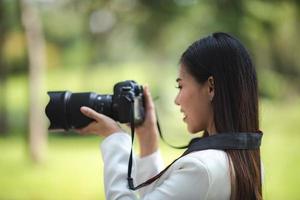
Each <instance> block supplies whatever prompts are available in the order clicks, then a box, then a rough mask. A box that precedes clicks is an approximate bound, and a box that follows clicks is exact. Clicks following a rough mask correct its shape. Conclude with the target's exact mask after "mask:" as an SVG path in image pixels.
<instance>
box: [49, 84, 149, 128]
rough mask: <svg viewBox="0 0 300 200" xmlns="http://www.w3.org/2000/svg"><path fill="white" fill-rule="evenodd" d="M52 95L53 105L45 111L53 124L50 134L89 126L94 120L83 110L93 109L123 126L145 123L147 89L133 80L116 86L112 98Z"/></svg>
mask: <svg viewBox="0 0 300 200" xmlns="http://www.w3.org/2000/svg"><path fill="white" fill-rule="evenodd" d="M48 95H49V97H50V101H49V103H48V105H47V106H46V109H45V111H46V115H47V117H48V118H49V121H50V126H49V128H48V129H49V130H69V129H77V128H82V127H84V126H86V125H88V124H89V123H90V122H92V121H93V120H92V119H90V118H88V117H86V116H85V115H83V114H82V113H81V111H80V107H81V106H87V107H90V108H92V109H93V110H95V111H97V112H99V113H101V114H104V115H106V116H108V117H110V118H112V119H114V120H116V121H118V122H120V123H134V124H135V125H138V124H141V123H142V122H143V121H144V115H145V114H144V113H145V108H144V95H143V87H142V86H141V85H138V84H137V83H136V82H135V81H132V80H127V81H123V82H119V83H117V84H115V85H114V91H113V94H112V95H110V94H96V93H94V92H82V93H72V92H70V91H49V92H48ZM132 114H133V115H132ZM132 117H134V118H132Z"/></svg>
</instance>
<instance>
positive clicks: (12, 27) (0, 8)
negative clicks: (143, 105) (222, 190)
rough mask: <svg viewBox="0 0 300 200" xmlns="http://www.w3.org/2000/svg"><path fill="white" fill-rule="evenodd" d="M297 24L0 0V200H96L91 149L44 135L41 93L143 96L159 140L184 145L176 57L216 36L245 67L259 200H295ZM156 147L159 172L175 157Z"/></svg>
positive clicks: (98, 171) (102, 1)
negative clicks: (255, 108) (254, 112)
mask: <svg viewBox="0 0 300 200" xmlns="http://www.w3.org/2000/svg"><path fill="white" fill-rule="evenodd" d="M299 22H300V1H298V0H264V1H262V0H151V1H148V0H86V1H81V0H0V199H1V200H2V199H3V200H19V199H20V200H21V199H22V200H23V199H24V200H27V199H28V200H29V199H30V200H32V199H37V200H53V199H55V200H59V199H91V200H92V199H104V189H103V177H102V168H103V165H102V160H101V156H100V150H99V144H100V142H101V138H99V137H96V136H88V137H82V136H78V135H77V134H76V133H74V132H72V131H69V132H63V133H62V132H51V133H48V131H47V126H48V125H49V122H48V120H47V118H46V116H45V114H44V108H45V106H46V105H47V102H48V100H49V99H48V96H47V94H46V92H47V91H49V90H70V91H73V92H80V91H94V92H97V93H101V94H111V93H112V88H113V85H114V84H115V83H117V82H119V81H123V80H136V81H137V82H138V83H140V84H143V85H144V84H147V85H149V86H150V89H151V92H152V95H153V96H154V97H155V99H156V101H155V104H156V107H157V110H158V114H159V118H160V123H161V126H162V129H163V133H164V135H165V138H166V140H168V141H169V142H170V143H172V144H173V145H183V144H186V143H187V142H188V141H189V139H190V138H191V136H190V135H189V134H188V133H187V131H186V127H185V125H184V123H181V120H182V119H181V118H182V116H181V114H180V112H179V108H177V107H176V106H175V104H174V98H175V95H176V92H177V91H176V89H175V86H176V82H175V79H176V78H177V70H178V61H179V57H180V55H181V53H182V52H183V51H184V50H185V49H186V48H187V47H188V46H189V45H190V44H191V43H192V42H193V41H195V40H197V39H199V38H201V37H204V36H207V35H209V34H211V33H212V32H216V31H223V32H229V33H231V34H233V35H235V36H237V37H238V38H239V39H240V40H241V41H242V42H243V43H244V44H245V45H246V46H247V47H248V49H249V51H250V53H251V55H252V58H253V60H254V62H255V64H256V66H257V73H258V78H259V93H260V121H261V129H262V130H263V132H264V138H263V142H262V148H261V154H262V159H263V164H264V185H263V194H264V198H265V199H269V200H271V199H272V200H274V199H275V200H276V199H279V200H282V199H289V200H296V199H300V192H299V188H298V187H299V184H300V171H299V169H300V157H299V153H300V150H299V147H300V135H299V130H300V98H299V94H300V79H299V77H300V76H299V75H300V55H299V52H300V42H299V40H300V37H299V30H300V24H299ZM179 122H180V123H179ZM124 128H125V129H126V127H124ZM160 146H161V151H162V154H163V156H164V158H165V163H166V164H168V163H170V162H171V161H172V160H173V159H175V158H176V157H177V156H178V155H179V154H180V153H181V151H179V150H174V149H172V148H170V147H168V146H166V145H165V144H164V143H161V144H160ZM135 149H136V151H138V146H137V145H136V146H135Z"/></svg>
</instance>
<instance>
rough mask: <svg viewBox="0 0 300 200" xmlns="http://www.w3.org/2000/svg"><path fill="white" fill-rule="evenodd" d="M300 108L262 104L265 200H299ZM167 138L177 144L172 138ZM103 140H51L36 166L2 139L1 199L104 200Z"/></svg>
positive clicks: (14, 141)
mask: <svg viewBox="0 0 300 200" xmlns="http://www.w3.org/2000/svg"><path fill="white" fill-rule="evenodd" d="M299 103H300V102H299V101H298V100H297V101H296V100H294V101H292V102H285V103H280V102H269V101H263V102H262V105H261V124H262V130H263V131H264V137H263V142H262V149H261V153H262V159H263V163H264V175H265V176H264V189H263V191H264V198H265V199H270V200H276V199H278V200H281V199H292V200H294V199H299V196H300V192H299V191H298V186H299V184H300V173H299V168H300V156H299V154H300V150H299V147H300V135H299V130H300V120H299V119H300V104H299ZM165 132H167V130H166V131H165ZM167 136H168V138H170V140H171V141H172V138H171V136H170V133H168V134H167ZM182 137H187V136H186V135H185V134H182ZM100 141H101V139H99V138H98V137H57V136H50V138H49V141H48V148H47V152H46V155H47V156H46V159H45V161H44V162H43V163H42V164H41V165H35V164H33V163H31V162H30V161H29V159H28V155H27V146H26V143H25V141H24V140H22V139H21V138H16V137H8V138H1V139H0V152H1V154H0V200H2V199H3V200H19V199H22V200H27V199H28V200H29V199H30V200H32V199H38V200H50V199H51V200H52V199H55V200H60V199H61V200H64V199H75V200H76V199H89V200H93V199H104V188H103V177H102V167H103V165H102V161H101V156H100V152H99V143H100ZM183 143H184V142H183ZM161 151H162V154H163V157H164V158H165V160H166V164H168V163H170V162H171V161H172V160H173V159H174V158H176V157H177V156H178V155H179V154H180V151H178V150H174V149H171V148H169V147H167V146H166V145H164V144H161Z"/></svg>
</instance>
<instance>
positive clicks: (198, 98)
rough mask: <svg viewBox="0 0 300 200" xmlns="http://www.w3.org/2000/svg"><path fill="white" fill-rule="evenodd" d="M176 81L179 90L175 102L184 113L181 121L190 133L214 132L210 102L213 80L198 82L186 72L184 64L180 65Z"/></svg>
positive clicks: (212, 92)
mask: <svg viewBox="0 0 300 200" xmlns="http://www.w3.org/2000/svg"><path fill="white" fill-rule="evenodd" d="M176 81H177V83H178V88H179V92H178V94H177V96H176V99H175V104H176V105H178V106H180V111H181V112H182V113H183V114H184V118H183V121H184V122H185V123H186V124H187V129H188V131H189V132H190V133H197V132H200V131H203V130H207V131H208V132H209V133H211V132H215V128H214V123H213V110H212V104H211V100H212V98H213V95H214V89H213V82H211V81H206V82H204V83H203V84H199V83H198V82H196V80H195V79H194V77H192V75H190V74H189V72H187V70H186V67H185V66H184V65H181V66H180V70H179V77H178V78H177V80H176ZM212 81H213V80H212Z"/></svg>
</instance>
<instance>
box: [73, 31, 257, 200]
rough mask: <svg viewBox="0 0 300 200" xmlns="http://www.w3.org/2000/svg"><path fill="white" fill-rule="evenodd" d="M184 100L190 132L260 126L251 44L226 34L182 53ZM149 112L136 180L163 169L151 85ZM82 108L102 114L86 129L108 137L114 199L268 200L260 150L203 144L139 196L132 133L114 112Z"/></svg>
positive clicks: (107, 175) (109, 192) (108, 179)
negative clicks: (131, 183) (131, 161)
mask: <svg viewBox="0 0 300 200" xmlns="http://www.w3.org/2000/svg"><path fill="white" fill-rule="evenodd" d="M180 63H181V65H180V69H179V77H178V78H177V83H178V88H179V92H178V95H177V97H176V99H175V103H176V104H177V105H178V106H180V108H181V112H182V113H183V115H184V118H183V121H184V122H185V123H186V124H187V129H188V131H189V132H190V133H192V134H196V133H199V132H201V131H204V136H203V137H209V136H211V135H215V134H224V133H228V132H230V133H236V134H239V133H240V132H248V133H255V132H259V121H258V91H257V78H256V71H255V68H254V65H253V64H252V61H251V59H250V57H249V54H248V52H247V50H246V49H245V48H244V47H243V45H242V44H241V43H240V42H239V41H238V40H237V39H236V38H234V37H233V36H231V35H229V34H226V33H213V34H212V35H210V36H208V37H205V38H203V39H200V40H198V41H196V42H194V43H193V44H192V45H191V46H190V47H188V49H187V50H186V51H185V52H184V53H183V55H182V57H181V59H180ZM144 95H145V104H146V116H145V121H144V123H143V124H142V125H141V126H139V127H137V128H136V134H137V136H138V141H139V144H140V151H141V152H140V158H137V159H136V163H135V166H134V172H135V174H134V175H135V180H136V183H135V184H139V183H141V182H144V181H146V180H147V179H149V178H151V177H153V176H155V175H156V174H158V173H159V172H160V171H161V170H162V168H163V167H162V160H161V157H160V153H159V151H158V134H157V133H158V129H157V126H156V118H155V113H154V104H153V102H152V99H151V95H150V92H149V89H148V88H147V87H145V88H144ZM81 112H82V113H83V114H85V115H86V116H88V117H90V118H92V119H94V120H95V121H94V122H92V123H91V124H89V125H88V126H87V127H85V128H83V129H81V130H79V132H81V133H83V134H86V133H94V134H98V135H101V136H103V137H105V139H104V140H103V142H102V144H101V152H102V156H103V161H104V183H105V194H106V198H107V199H110V200H113V199H120V200H123V199H145V200H146V199H147V200H148V199H149V200H150V199H151V200H152V199H153V200H160V199H161V200H179V199H180V200H182V199H191V200H194V199H195V200H196V199H201V200H202V199H211V200H212V199H216V200H222V199H224V200H229V199H234V200H239V199H243V200H261V199H262V185H261V167H260V151H259V149H254V150H224V151H223V150H214V149H208V150H203V151H196V152H193V153H190V154H187V155H185V156H183V157H182V158H180V159H178V160H177V161H176V162H175V163H174V164H173V165H171V167H169V168H168V169H167V170H166V171H165V173H163V174H162V176H160V178H159V179H157V180H156V181H155V182H153V183H152V184H150V185H148V186H146V187H144V188H141V189H140V190H138V191H139V196H138V195H137V194H135V193H134V192H133V191H132V190H130V189H128V184H127V167H128V157H129V154H130V147H131V138H130V136H129V135H128V134H126V133H124V131H122V130H121V129H120V128H119V126H118V124H117V123H116V122H115V121H114V120H112V119H111V118H109V117H107V116H104V115H102V114H99V113H97V112H95V111H93V110H92V109H90V108H87V107H82V108H81Z"/></svg>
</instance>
